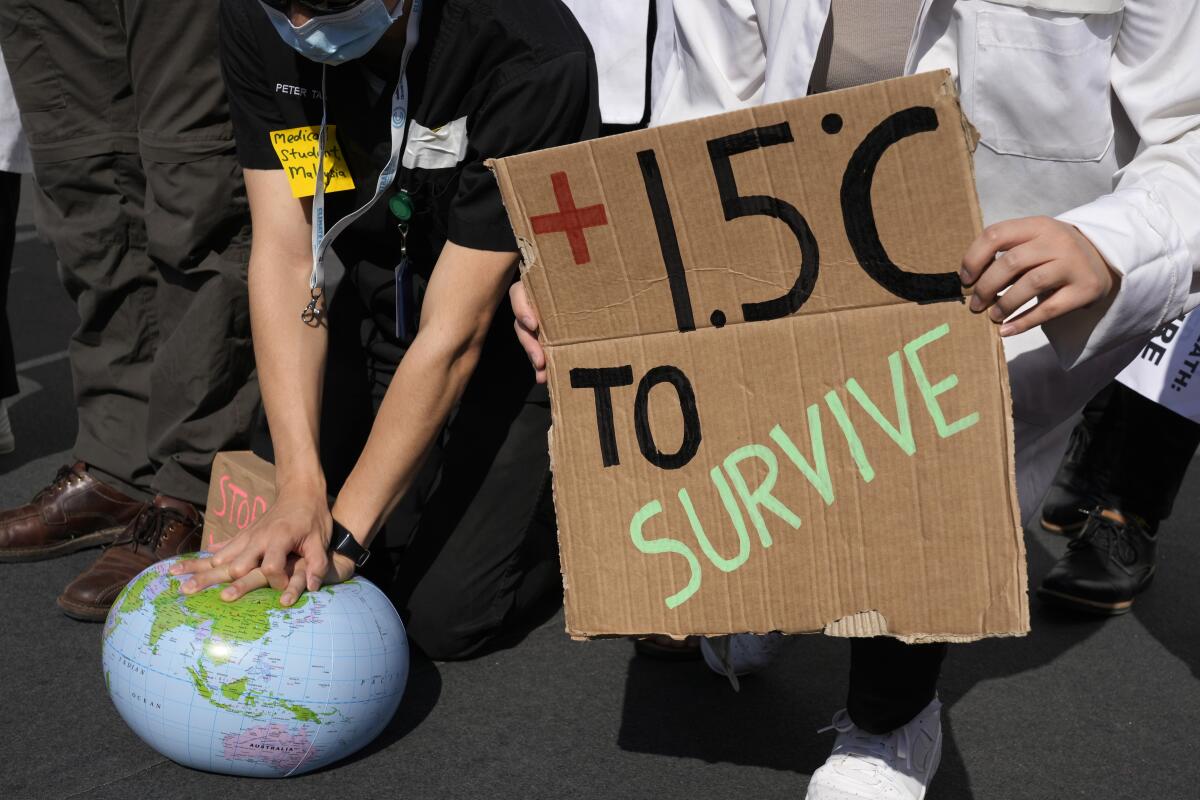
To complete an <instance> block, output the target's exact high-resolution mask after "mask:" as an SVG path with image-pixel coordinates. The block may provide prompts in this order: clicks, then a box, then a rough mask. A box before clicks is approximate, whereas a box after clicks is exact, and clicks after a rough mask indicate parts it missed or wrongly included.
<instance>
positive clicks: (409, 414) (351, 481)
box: [333, 336, 479, 542]
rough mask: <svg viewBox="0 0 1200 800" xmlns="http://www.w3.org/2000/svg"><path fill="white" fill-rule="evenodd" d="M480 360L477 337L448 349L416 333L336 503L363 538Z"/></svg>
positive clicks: (409, 476)
mask: <svg viewBox="0 0 1200 800" xmlns="http://www.w3.org/2000/svg"><path fill="white" fill-rule="evenodd" d="M478 361H479V344H478V343H477V342H470V343H465V344H463V345H461V346H460V347H457V348H447V347H445V346H444V344H441V343H439V344H431V343H430V342H429V341H428V340H426V341H424V342H423V341H422V339H421V337H420V336H418V337H417V339H416V340H415V341H414V342H413V345H412V347H410V348H409V350H408V352H407V353H405V356H404V358H403V359H402V360H401V362H400V365H399V366H398V367H397V369H396V374H395V376H394V377H393V378H392V383H391V385H390V386H389V387H388V391H387V394H386V395H385V396H384V399H383V404H382V405H381V406H380V408H379V413H378V414H377V415H376V417H375V423H374V425H373V427H372V428H371V434H370V437H369V438H368V439H367V444H366V447H365V448H364V449H363V452H362V455H361V456H360V457H359V459H358V462H357V464H355V466H354V470H353V471H352V472H351V473H350V477H349V478H348V479H347V481H346V484H345V486H344V487H343V488H342V491H341V493H340V494H339V495H338V498H337V502H336V503H335V504H334V508H333V516H334V517H335V518H336V519H337V520H338V521H339V522H340V523H342V524H343V525H345V526H347V527H348V528H349V529H350V530H351V531H353V532H354V533H355V534H356V535H357V536H358V537H360V539H362V540H364V542H365V541H369V540H370V538H372V537H373V536H374V533H375V530H376V529H377V528H378V527H379V526H380V525H381V524H382V522H383V520H385V519H386V518H387V516H388V514H389V513H391V510H392V509H393V508H394V507H395V505H396V503H397V502H399V499H400V497H402V496H403V494H404V493H405V492H406V491H407V490H408V487H409V486H410V484H411V483H412V481H413V479H414V478H415V477H416V474H417V471H418V470H419V469H420V468H421V464H422V463H423V462H424V459H425V455H426V454H427V452H428V451H429V447H430V445H431V444H432V443H433V441H434V438H435V437H436V436H437V435H438V432H439V431H440V430H441V427H442V425H443V424H444V422H445V420H446V418H447V417H448V416H449V414H450V411H451V409H452V408H453V407H454V405H455V403H457V402H458V399H459V398H460V397H461V396H462V393H463V390H464V389H465V388H466V385H467V382H468V381H469V380H470V377H471V374H472V373H473V372H474V371H475V366H476V364H477V363H478Z"/></svg>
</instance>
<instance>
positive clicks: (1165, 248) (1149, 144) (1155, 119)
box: [1044, 0, 1200, 368]
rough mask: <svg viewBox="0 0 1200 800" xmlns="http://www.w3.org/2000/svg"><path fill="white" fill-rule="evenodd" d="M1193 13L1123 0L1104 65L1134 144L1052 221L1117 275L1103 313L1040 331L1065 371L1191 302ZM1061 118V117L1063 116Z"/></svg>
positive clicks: (1199, 105)
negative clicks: (1075, 232) (1109, 178)
mask: <svg viewBox="0 0 1200 800" xmlns="http://www.w3.org/2000/svg"><path fill="white" fill-rule="evenodd" d="M1198 74H1200V4H1198V3H1196V2H1194V0H1126V2H1125V11H1124V17H1123V19H1122V22H1121V28H1120V31H1119V33H1118V35H1117V41H1116V45H1115V47H1114V50H1113V56H1112V59H1111V66H1110V82H1111V84H1112V88H1113V91H1114V92H1115V94H1116V97H1117V99H1118V100H1119V101H1120V104H1121V106H1122V108H1123V109H1124V111H1125V113H1126V114H1127V115H1128V117H1129V120H1130V122H1131V123H1132V124H1133V127H1134V129H1135V130H1136V131H1137V133H1138V136H1139V137H1140V139H1141V145H1140V147H1139V152H1138V153H1137V155H1136V156H1134V158H1133V159H1132V160H1131V161H1130V162H1129V163H1128V164H1127V165H1126V166H1125V167H1124V168H1123V169H1122V170H1121V171H1119V172H1118V173H1117V175H1116V176H1115V177H1114V184H1115V185H1114V189H1113V191H1112V193H1111V194H1107V195H1104V196H1102V197H1099V198H1097V199H1096V200H1095V201H1093V202H1090V203H1087V204H1085V205H1083V206H1080V207H1078V208H1075V209H1072V210H1070V211H1068V212H1066V213H1063V214H1060V215H1059V217H1058V218H1059V219H1061V220H1062V221H1064V222H1068V223H1070V224H1072V225H1074V226H1075V227H1077V228H1078V229H1079V230H1080V231H1081V232H1083V234H1084V235H1085V236H1087V237H1088V239H1090V240H1091V242H1092V243H1093V244H1094V245H1095V246H1096V249H1097V250H1098V251H1099V252H1100V253H1101V255H1103V256H1104V258H1105V259H1106V260H1107V261H1108V263H1109V264H1110V265H1111V266H1112V267H1113V269H1115V270H1117V271H1118V272H1119V273H1121V276H1122V277H1121V283H1120V288H1119V290H1118V292H1117V295H1116V297H1115V298H1114V299H1113V300H1112V301H1111V302H1110V304H1107V305H1106V307H1097V308H1091V309H1081V310H1080V311H1078V312H1074V313H1072V314H1068V315H1066V316H1065V317H1062V318H1059V319H1058V320H1055V321H1053V322H1051V323H1048V324H1047V325H1045V326H1044V327H1045V329H1046V333H1047V335H1048V336H1049V338H1050V341H1051V343H1052V344H1053V346H1054V349H1055V351H1056V352H1057V354H1058V357H1059V360H1060V361H1061V363H1062V365H1063V366H1064V367H1067V368H1070V367H1072V366H1074V365H1075V364H1077V363H1079V362H1081V361H1084V360H1086V359H1088V358H1091V357H1092V356H1094V355H1096V354H1097V353H1100V352H1102V351H1104V350H1106V349H1108V348H1110V347H1112V346H1114V345H1117V344H1120V343H1121V342H1125V341H1128V340H1130V339H1135V338H1139V337H1141V338H1146V337H1149V336H1150V335H1151V334H1152V333H1153V331H1154V330H1155V329H1156V328H1158V326H1160V325H1162V324H1163V323H1165V322H1168V321H1170V320H1172V319H1174V318H1176V317H1178V316H1179V315H1181V314H1183V313H1184V311H1186V310H1188V309H1190V308H1192V307H1193V306H1195V305H1196V304H1197V303H1200V292H1198V291H1197V285H1196V281H1195V280H1194V270H1196V268H1197V267H1198V266H1200V263H1198V262H1200V80H1197V79H1196V75H1198ZM1064 113H1065V110H1064Z"/></svg>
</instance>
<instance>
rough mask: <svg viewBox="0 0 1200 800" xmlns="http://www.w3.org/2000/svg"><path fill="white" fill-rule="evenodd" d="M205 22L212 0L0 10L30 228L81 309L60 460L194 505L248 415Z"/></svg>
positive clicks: (223, 144) (247, 350)
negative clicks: (70, 439)
mask: <svg viewBox="0 0 1200 800" xmlns="http://www.w3.org/2000/svg"><path fill="white" fill-rule="evenodd" d="M216 23H217V4H216V3H214V2H212V0H179V1H178V2H172V3H161V2H152V0H5V2H4V3H2V4H0V46H2V47H3V52H4V59H5V61H6V63H7V65H8V71H9V73H10V74H11V76H12V81H13V91H14V94H15V95H16V99H17V104H18V106H19V108H20V110H21V121H22V124H23V126H24V128H25V133H26V135H27V136H28V138H29V144H30V150H31V152H32V155H33V162H34V176H35V179H36V182H37V186H38V193H37V196H36V197H35V202H36V204H37V212H38V222H39V225H40V226H41V227H42V231H43V233H44V234H45V235H46V236H47V237H48V238H49V239H50V241H51V243H52V244H53V245H54V249H55V252H56V254H57V256H58V261H59V265H60V272H61V277H62V281H63V284H64V286H65V287H66V289H67V292H68V293H69V294H70V296H71V297H72V298H73V299H74V300H75V302H76V305H77V308H78V311H79V317H80V325H79V329H78V330H77V331H76V332H75V334H74V336H73V337H72V339H71V342H70V346H69V353H70V361H71V371H72V377H73V380H74V388H75V401H76V406H77V408H78V412H79V432H78V437H77V440H76V444H75V457H76V458H77V459H79V460H81V461H84V462H86V463H87V464H88V466H89V468H90V469H92V470H93V471H94V472H96V473H98V476H99V477H100V478H101V479H103V480H106V481H108V482H110V483H113V484H114V485H116V486H118V487H119V488H121V489H123V490H125V491H126V492H129V493H131V494H135V495H149V494H153V493H161V494H167V495H171V496H174V497H178V498H181V499H184V500H188V501H190V502H192V503H195V504H198V505H203V503H204V500H205V497H206V493H207V484H208V477H209V470H210V468H211V464H212V458H213V455H214V454H215V453H216V451H218V450H222V449H235V448H238V447H244V446H245V442H246V441H247V439H248V435H249V432H250V430H251V426H252V424H253V421H254V419H255V416H256V414H255V411H256V408H257V405H258V387H257V383H256V381H255V376H254V363H253V354H252V351H251V347H250V327H249V310H248V304H247V300H246V294H247V292H246V261H247V256H248V253H249V240H250V230H249V210H248V205H247V202H246V193H245V188H244V187H243V185H242V177H241V171H240V169H239V168H238V165H237V160H236V157H235V153H234V144H233V132H232V124H231V122H230V118H229V111H228V107H227V104H226V101H225V94H224V87H223V84H222V82H221V76H220V71H219V65H218V61H217V24H216Z"/></svg>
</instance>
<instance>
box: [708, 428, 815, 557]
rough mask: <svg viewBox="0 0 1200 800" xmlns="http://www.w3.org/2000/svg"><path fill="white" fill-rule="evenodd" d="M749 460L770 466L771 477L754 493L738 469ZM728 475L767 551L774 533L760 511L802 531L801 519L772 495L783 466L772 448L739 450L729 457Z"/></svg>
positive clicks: (768, 470) (741, 448)
mask: <svg viewBox="0 0 1200 800" xmlns="http://www.w3.org/2000/svg"><path fill="white" fill-rule="evenodd" d="M747 458H757V459H758V460H759V461H761V462H763V463H764V464H766V465H767V477H766V478H765V479H763V482H762V483H760V484H759V485H758V486H757V487H755V489H754V491H750V487H749V486H747V485H746V479H745V477H743V475H742V472H741V470H740V469H738V464H740V463H741V462H743V461H745V460H746V459H747ZM725 471H726V472H727V473H729V477H730V478H732V479H733V485H734V488H736V489H737V492H738V494H739V495H741V498H742V505H744V506H745V507H746V513H748V514H749V515H750V520H751V521H752V522H753V523H754V527H755V529H756V530H757V531H758V538H759V541H761V542H762V546H763V547H770V546H771V533H770V532H769V531H768V530H767V523H766V521H765V520H764V519H763V515H762V512H761V511H760V510H759V509H760V508H765V509H767V510H768V511H770V512H771V513H772V514H774V515H775V516H777V517H779V518H780V519H781V520H783V521H784V522H786V523H787V524H788V525H791V526H792V528H799V527H800V518H799V517H797V516H796V515H795V514H794V513H792V510H791V509H790V508H788V507H787V506H785V505H784V504H783V503H781V502H779V500H778V499H777V498H776V497H775V496H774V495H772V494H771V490H772V489H774V488H775V479H776V478H777V477H778V476H779V462H778V461H777V460H776V459H775V453H773V452H772V451H771V448H769V447H766V446H765V445H761V444H748V445H746V446H745V447H739V448H738V449H737V450H734V451H733V452H732V453H730V454H729V455H728V456H726V457H725Z"/></svg>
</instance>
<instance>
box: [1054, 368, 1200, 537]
mask: <svg viewBox="0 0 1200 800" xmlns="http://www.w3.org/2000/svg"><path fill="white" fill-rule="evenodd" d="M1075 436H1076V439H1077V444H1078V447H1079V449H1078V452H1077V453H1075V454H1073V455H1074V456H1075V458H1074V459H1073V461H1074V463H1071V464H1068V465H1065V469H1064V472H1065V473H1067V474H1061V473H1060V476H1059V478H1058V482H1060V483H1065V484H1066V485H1068V486H1070V487H1071V488H1072V489H1073V490H1074V491H1075V492H1077V493H1078V494H1081V495H1084V496H1087V497H1089V498H1091V499H1092V500H1093V501H1094V502H1097V503H1098V504H1100V505H1104V506H1111V507H1113V508H1118V509H1121V510H1122V511H1127V512H1129V513H1132V514H1137V515H1138V516H1140V517H1143V518H1144V519H1145V520H1146V521H1147V522H1149V523H1151V524H1156V523H1158V522H1160V521H1161V520H1164V519H1166V518H1167V517H1169V516H1170V515H1171V509H1172V507H1173V506H1174V504H1175V496H1176V495H1178V494H1179V487H1180V486H1181V485H1182V483H1183V478H1184V475H1186V474H1187V468H1188V465H1190V464H1191V462H1192V456H1194V455H1195V453H1196V448H1197V446H1200V425H1197V424H1196V423H1195V422H1192V421H1191V420H1190V419H1188V418H1187V417H1183V416H1180V415H1179V414H1176V413H1175V412H1174V411H1171V410H1170V409H1167V408H1165V407H1163V406H1161V405H1159V404H1158V403H1155V402H1154V401H1153V400H1148V399H1146V398H1145V397H1143V396H1142V395H1140V394H1138V393H1137V392H1135V391H1134V390H1133V389H1130V388H1128V387H1127V386H1125V385H1123V384H1121V383H1118V382H1116V381H1114V382H1113V383H1111V384H1109V386H1107V387H1106V388H1105V389H1104V390H1103V391H1102V392H1100V393H1099V394H1098V395H1096V397H1094V398H1093V399H1092V401H1091V402H1089V403H1088V405H1087V407H1086V408H1085V409H1084V412H1083V421H1082V422H1080V423H1079V426H1078V427H1077V428H1076V432H1075Z"/></svg>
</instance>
